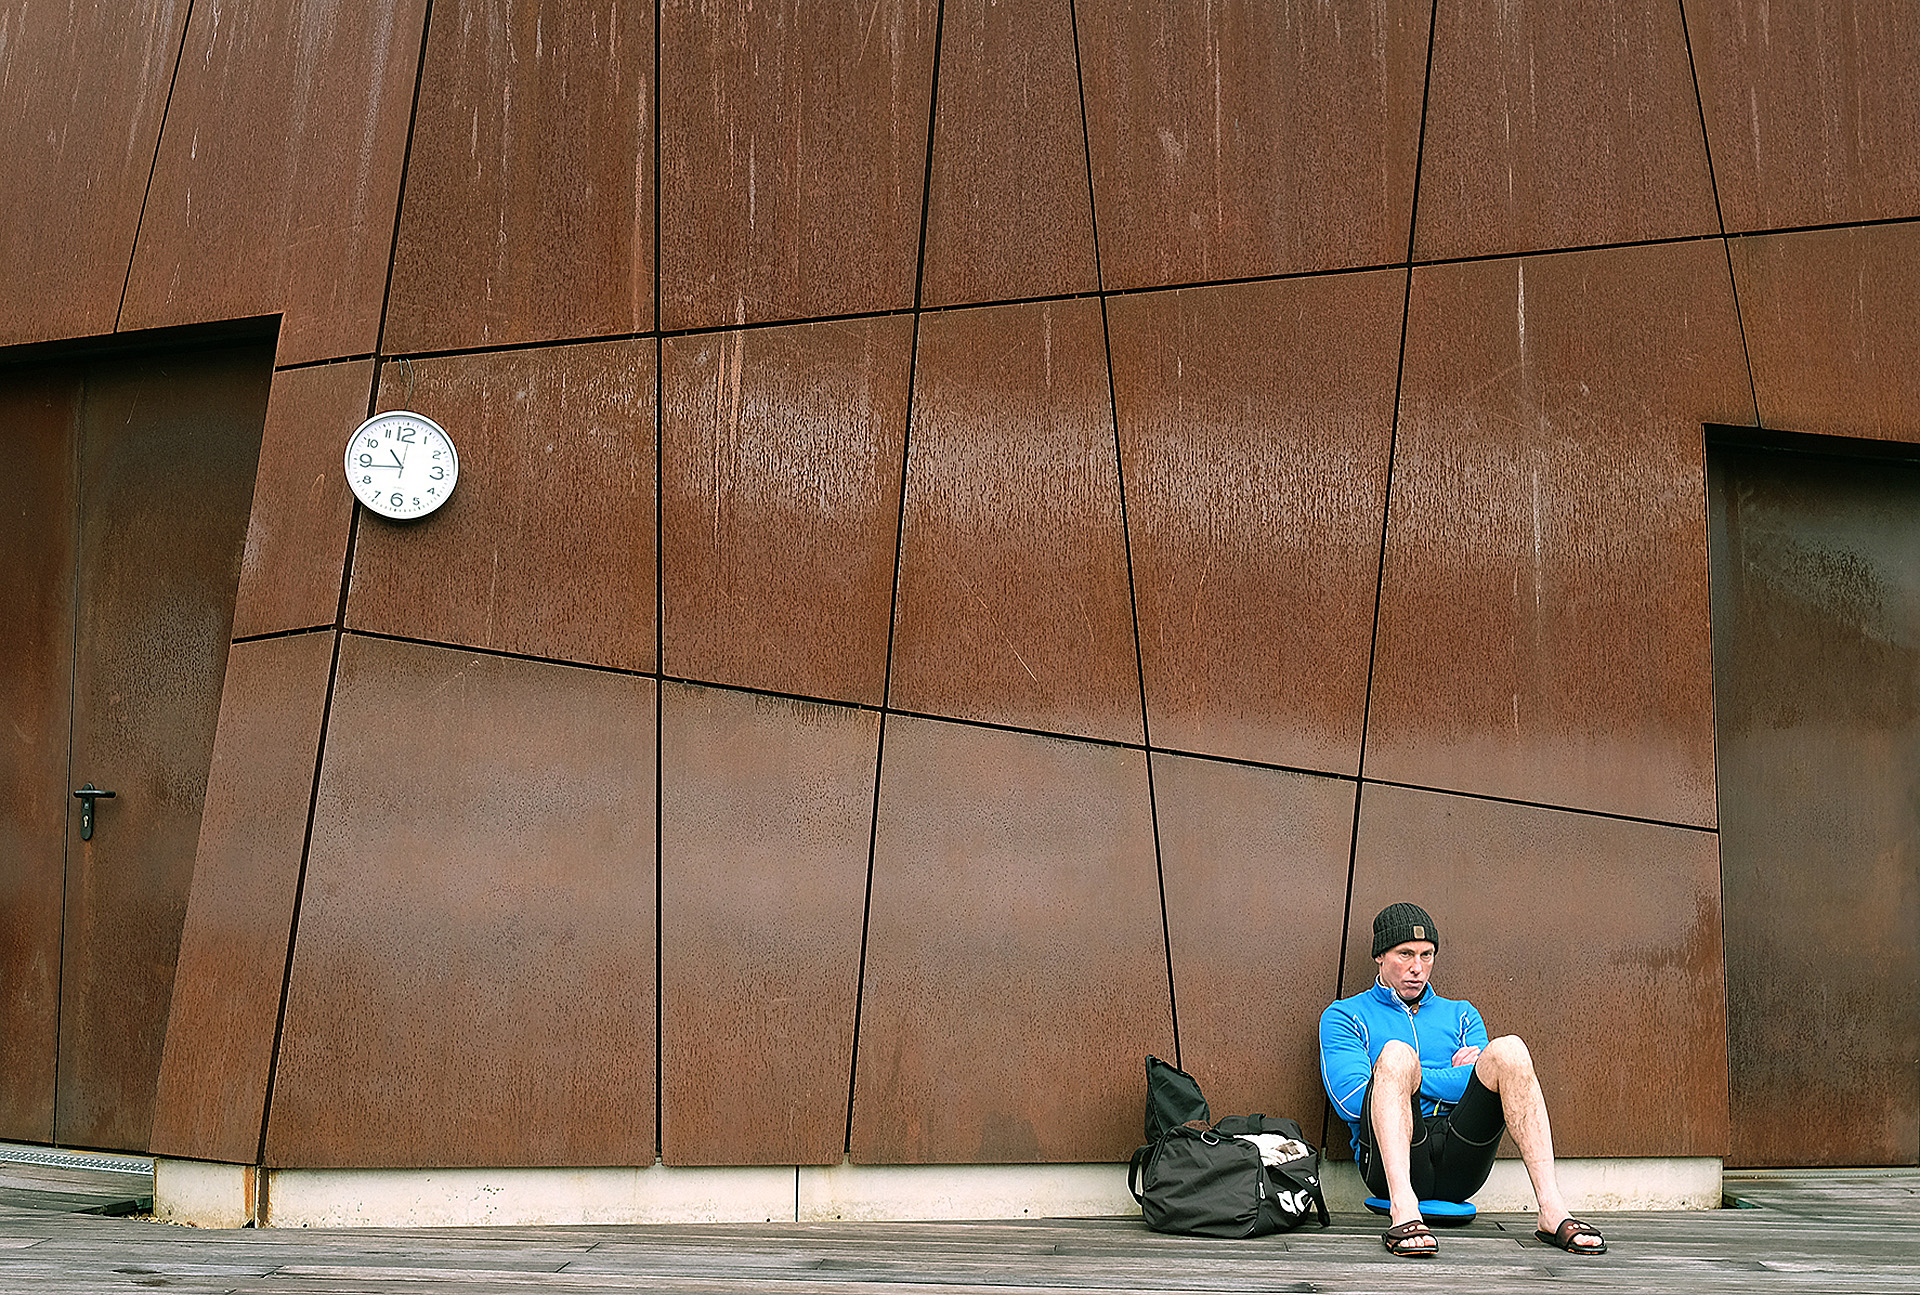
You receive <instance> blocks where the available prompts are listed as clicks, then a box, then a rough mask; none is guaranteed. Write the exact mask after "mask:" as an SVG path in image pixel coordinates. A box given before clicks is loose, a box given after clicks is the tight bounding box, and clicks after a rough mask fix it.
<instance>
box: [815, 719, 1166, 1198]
mask: <svg viewBox="0 0 1920 1295" xmlns="http://www.w3.org/2000/svg"><path fill="white" fill-rule="evenodd" d="M1146 761H1147V757H1146V755H1145V754H1144V753H1142V752H1140V751H1129V750H1124V749H1121V748H1117V747H1111V746H1101V745H1096V744H1093V743H1088V742H1067V741H1061V740H1058V739H1054V738H1046V737H1037V736H1033V735H1029V734H1023V733H1007V732H1000V731H996V730H993V729H986V728H979V727H974V726H970V725H961V724H943V723H939V722H936V721H931V720H916V719H908V718H894V719H890V720H889V721H888V723H887V732H886V738H885V750H884V752H883V754H882V757H881V765H880V804H879V821H878V826H877V832H876V837H875V841H874V861H873V898H872V909H871V911H872V918H871V925H870V929H869V934H868V937H867V960H866V978H865V982H864V984H863V986H862V993H861V1007H860V1041H859V1056H858V1058H857V1059H856V1061H855V1077H854V1090H853V1148H852V1156H853V1159H854V1160H855V1161H857V1162H860V1163H863V1164H952V1163H960V1164H997V1163H1004V1162H1015V1163H1046V1162H1056V1161H1068V1162H1073V1161H1108V1162H1111V1161H1117V1160H1123V1159H1125V1158H1126V1156H1127V1155H1128V1153H1129V1152H1130V1151H1131V1150H1132V1149H1133V1148H1134V1147H1135V1146H1137V1145H1138V1144H1139V1141H1140V1098H1141V1087H1140V1083H1141V1081H1140V1073H1141V1072H1140V1064H1141V1057H1142V1056H1143V1055H1144V1054H1146V1053H1149V1052H1151V1053H1154V1054H1156V1055H1158V1056H1163V1057H1164V1056H1170V1055H1171V1049H1172V1046H1173V1029H1172V1015H1171V1011H1170V1007H1171V1003H1170V999H1169V995H1168V987H1167V964H1166V952H1165V950H1166V946H1165V942H1164V938H1163V934H1162V932H1163V927H1162V924H1161V917H1160V896H1159V888H1158V884H1157V878H1156V875H1155V868H1154V845H1153V820H1152V816H1151V814H1150V812H1149V808H1148V803H1147V764H1146Z"/></svg>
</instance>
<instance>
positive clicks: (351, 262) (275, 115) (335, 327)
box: [120, 0, 427, 447]
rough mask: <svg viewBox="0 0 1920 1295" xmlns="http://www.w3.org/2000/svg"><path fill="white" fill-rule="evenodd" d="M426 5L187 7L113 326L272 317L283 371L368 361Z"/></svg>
mask: <svg viewBox="0 0 1920 1295" xmlns="http://www.w3.org/2000/svg"><path fill="white" fill-rule="evenodd" d="M426 3H427V0H368V2H367V3H364V4H361V5H359V6H357V7H356V8H355V9H354V10H353V14H352V21H344V20H343V19H344V17H345V12H344V11H343V10H342V9H341V7H340V5H339V4H338V3H337V2H336V0H284V2H282V3H272V4H269V3H264V2H262V0H250V2H249V3H242V4H223V5H214V4H201V5H195V6H193V16H192V21H191V23H190V25H189V27H188V30H187V34H186V43H185V46H184V48H183V50H182V55H181V59H180V74H179V76H178V77H177V78H176V79H175V81H174V83H173V89H172V92H171V95H170V97H169V98H168V100H167V121H166V129H165V130H164V131H163V132H162V134H161V138H160V149H159V154H158V158H157V160H156V161H155V163H154V167H153V179H152V183H151V186H150V187H149V188H148V190H147V199H146V207H145V212H144V215H143V216H142V217H141V220H140V240H139V245H138V246H137V247H135V249H134V254H133V271H132V274H131V277H130V278H129V279H128V281H127V285H126V304H125V306H124V308H123V309H122V312H121V316H120V326H121V327H122V328H152V327H159V326H161V325H166V324H190V323H199V322H201V321H203V320H215V319H234V318H243V317H247V316H252V315H267V314H275V313H279V312H282V311H284V312H285V318H284V320H283V321H282V323H281V328H280V351H279V360H280V362H281V363H282V364H293V363H297V362H300V361H305V360H320V359H332V358H335V357H339V356H348V355H365V354H367V353H368V352H370V351H372V350H373V349H374V344H375V341H376V339H377V334H378V331H379V326H380V308H381V304H382V302H383V300H384V299H385V295H386V285H387V265H388V262H389V260H390V258H391V256H392V251H393V227H394V218H395V215H396V213H397V210H398V204H399V198H400V173H401V169H402V165H403V163H404V160H405V155H406V144H407V123H408V119H409V117H410V116H411V114H412V109H413V89H414V79H415V75H416V73H417V72H418V70H419V66H420V42H421V39H422V38H423V36H424V34H425V33H424V21H423V19H424V16H425V9H426ZM341 444H342V446H343V447H344V446H345V444H346V443H345V441H344V440H343V441H342V442H341Z"/></svg>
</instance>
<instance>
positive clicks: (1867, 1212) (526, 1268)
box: [0, 1174, 1920, 1295]
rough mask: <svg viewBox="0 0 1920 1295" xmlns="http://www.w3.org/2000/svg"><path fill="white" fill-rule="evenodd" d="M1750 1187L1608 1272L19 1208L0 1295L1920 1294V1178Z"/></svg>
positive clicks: (1517, 1229)
mask: <svg viewBox="0 0 1920 1295" xmlns="http://www.w3.org/2000/svg"><path fill="white" fill-rule="evenodd" d="M1736 1185H1737V1189H1738V1193H1737V1194H1740V1195H1742V1196H1744V1197H1746V1198H1747V1199H1750V1200H1753V1201H1755V1203H1756V1204H1757V1205H1758V1208H1754V1209H1737V1210H1718V1211H1710V1212H1702V1213H1694V1214H1635V1213H1622V1214H1612V1215H1595V1216H1593V1221H1594V1222H1596V1223H1598V1224H1599V1225H1600V1226H1601V1227H1602V1228H1603V1229H1604V1230H1605V1231H1606V1233H1607V1236H1608V1241H1609V1245H1610V1250H1609V1253H1608V1254H1606V1255H1604V1256H1600V1257H1597V1258H1578V1257H1574V1256H1567V1255H1563V1254H1561V1253H1560V1252H1558V1251H1555V1250H1552V1249H1550V1248H1549V1247H1546V1246H1544V1245H1541V1244H1540V1243H1539V1242H1538V1241H1536V1240H1535V1239H1534V1237H1533V1235H1532V1220H1531V1218H1530V1217H1528V1216H1525V1215H1490V1216H1483V1217H1482V1218H1481V1219H1480V1220H1478V1221H1477V1222H1476V1223H1474V1224H1473V1225H1471V1226H1470V1227H1468V1228H1466V1229H1456V1230H1446V1231H1442V1232H1441V1233H1440V1241H1441V1254H1440V1257H1439V1258H1437V1259H1435V1260H1433V1261H1430V1262H1429V1261H1407V1260H1401V1259H1395V1258H1393V1257H1392V1256H1389V1255H1388V1254H1386V1252H1385V1251H1384V1250H1383V1249H1382V1248H1381V1247H1380V1243H1379V1232H1380V1229H1381V1226H1382V1223H1381V1221H1380V1220H1378V1219H1375V1218H1373V1217H1372V1216H1364V1215H1363V1216H1343V1217H1340V1218H1338V1219H1336V1221H1335V1225H1334V1226H1333V1227H1332V1228H1330V1229H1328V1230H1326V1231H1325V1232H1321V1231H1319V1230H1317V1229H1312V1228H1309V1229H1307V1230H1305V1231H1302V1232H1297V1233H1292V1234H1289V1235H1287V1236H1282V1237H1269V1238H1261V1239H1259V1240H1255V1241H1244V1242H1235V1241H1205V1240H1197V1239H1191V1238H1181V1237H1167V1236H1160V1235H1158V1234H1155V1233H1152V1232H1148V1231H1147V1230H1146V1229H1145V1228H1144V1227H1142V1226H1141V1224H1140V1222H1139V1220H1138V1219H1074V1220H1018V1221H1009V1222H997V1223H970V1224H968V1223H909V1224H859V1223H807V1224H801V1223H788V1224H753V1225H736V1224H677V1225H665V1226H652V1227H640V1226H627V1227H587V1228H554V1227H548V1228H522V1229H486V1230H479V1229H475V1230H462V1229H433V1230H422V1231H405V1230H396V1229H367V1230H323V1229H313V1230H305V1231H287V1230H276V1229H265V1230H239V1231H231V1232H216V1231H200V1230H196V1229H191V1228H178V1227H169V1226H165V1225H160V1224H156V1223H153V1222H151V1221H141V1220H132V1219H112V1218H102V1217H97V1216H82V1215H72V1214H58V1213H50V1212H45V1211H39V1210H31V1209H15V1208H7V1207H6V1206H4V1204H0V1295H4V1293H10V1292H14V1291H32V1292H34V1293H35V1295H67V1293H68V1292H87V1293H88V1295H95V1293H96V1292H101V1291H129V1292H131V1291H140V1290H152V1289H162V1288H164V1289H167V1290H175V1291H192V1292H198V1291H221V1292H227V1291H231V1292H248V1293H250V1295H368V1293H371V1292H383V1293H386V1292H393V1291H404V1292H419V1295H467V1293H468V1292H479V1291H500V1292H513V1293H515V1295H521V1293H526V1292H540V1293H541V1295H611V1293H614V1292H624V1291H637V1290H646V1291H648V1292H650V1293H658V1295H722V1293H723V1292H724V1293H727V1295H731V1293H732V1292H738V1291H759V1292H771V1295H1147V1293H1148V1292H1174V1293H1179V1292H1189V1293H1191V1295H1218V1293H1219V1292H1226V1291H1240V1292H1249V1293H1254V1292H1261V1293H1264V1292H1283V1291H1321V1292H1330V1293H1332V1295H1349V1293H1351V1295H1363V1293H1368V1292H1387V1291H1390V1292H1405V1291H1412V1290H1423V1291H1437V1292H1441V1293H1442V1295H1451V1293H1453V1292H1458V1293H1459V1295H1467V1293H1468V1292H1472V1293H1473V1295H1508V1292H1512V1293H1513V1295H1520V1293H1521V1292H1526V1293H1527V1295H1537V1293H1538V1291H1539V1290H1540V1288H1541V1285H1542V1283H1543V1282H1551V1283H1552V1284H1554V1285H1555V1286H1557V1287H1562V1288H1567V1289H1569V1290H1577V1291H1580V1292H1588V1291H1592V1292H1636V1293H1637V1292H1640V1291H1646V1290H1660V1291H1672V1292H1677V1293H1679V1295H1721V1293H1722V1292H1725V1293H1726V1295H1769V1293H1770V1292H1787V1291H1793V1292H1813V1293H1815V1295H1824V1293H1827V1292H1832V1293H1835V1295H1838V1293H1839V1292H1851V1293H1854V1295H1881V1293H1882V1292H1885V1293H1887V1295H1894V1293H1898V1295H1912V1293H1913V1292H1915V1291H1920V1246H1916V1245H1915V1242H1916V1240H1920V1226H1916V1224H1915V1222H1914V1210H1913V1206H1914V1203H1915V1200H1914V1198H1915V1196H1916V1195H1920V1174H1910V1175H1906V1176H1901V1175H1891V1176H1888V1175H1880V1176H1871V1177H1870V1176H1847V1175H1838V1176H1834V1177H1801V1178H1792V1177H1785V1178H1769V1177H1764V1176H1762V1177H1755V1178H1747V1177H1742V1178H1740V1179H1738V1180H1737V1184H1736Z"/></svg>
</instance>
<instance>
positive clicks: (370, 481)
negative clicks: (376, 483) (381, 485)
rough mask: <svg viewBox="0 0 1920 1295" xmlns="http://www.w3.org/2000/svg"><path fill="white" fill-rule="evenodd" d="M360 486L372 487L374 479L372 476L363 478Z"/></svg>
mask: <svg viewBox="0 0 1920 1295" xmlns="http://www.w3.org/2000/svg"><path fill="white" fill-rule="evenodd" d="M360 484H361V485H363V486H370V485H372V484H373V478H372V477H371V476H365V477H361V478H360Z"/></svg>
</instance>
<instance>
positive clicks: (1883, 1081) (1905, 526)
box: [1709, 450, 1920, 1166]
mask: <svg viewBox="0 0 1920 1295" xmlns="http://www.w3.org/2000/svg"><path fill="white" fill-rule="evenodd" d="M1709 499H1710V510H1711V514H1712V525H1713V530H1712V541H1711V548H1712V568H1713V573H1712V579H1713V583H1712V606H1713V649H1714V651H1713V655H1714V706H1715V725H1716V729H1717V734H1718V766H1719V769H1718V771H1719V786H1720V859H1721V885H1722V890H1723V899H1724V906H1725V907H1724V921H1725V936H1726V971H1727V1033H1728V1040H1727V1041H1728V1058H1729V1065H1730V1067H1731V1073H1730V1076H1729V1078H1730V1085H1729V1087H1730V1096H1731V1102H1732V1133H1731V1145H1730V1148H1729V1154H1728V1163H1729V1164H1732V1165H1808V1166H1812V1165H1911V1164H1914V1163H1916V1161H1917V1160H1920V891H1917V884H1920V878H1917V875H1916V865H1920V466H1915V465H1912V464H1908V463H1902V462H1897V461H1890V460H1887V459H1884V458H1873V459H1852V460H1849V459H1844V458H1829V457H1820V456H1814V455H1809V454H1801V453H1788V452H1781V451H1734V450H1716V451H1715V453H1714V454H1713V455H1712V456H1711V459H1710V485H1709Z"/></svg>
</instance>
